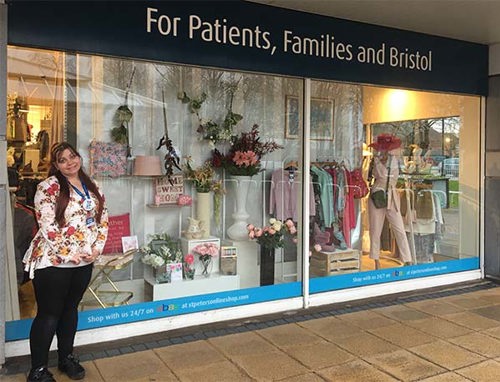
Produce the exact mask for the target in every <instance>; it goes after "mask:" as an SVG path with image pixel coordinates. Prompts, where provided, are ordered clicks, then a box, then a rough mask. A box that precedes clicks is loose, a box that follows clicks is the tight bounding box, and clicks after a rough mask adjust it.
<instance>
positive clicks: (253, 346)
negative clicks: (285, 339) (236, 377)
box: [207, 332, 276, 358]
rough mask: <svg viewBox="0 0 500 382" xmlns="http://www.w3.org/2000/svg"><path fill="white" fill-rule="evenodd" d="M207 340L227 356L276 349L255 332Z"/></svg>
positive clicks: (267, 351)
mask: <svg viewBox="0 0 500 382" xmlns="http://www.w3.org/2000/svg"><path fill="white" fill-rule="evenodd" d="M207 341H208V342H209V343H211V344H212V345H213V346H215V347H216V348H217V349H219V350H220V351H221V352H222V353H223V354H225V355H226V356H227V357H229V358H231V357H234V356H242V355H252V354H258V353H270V352H272V351H275V350H276V347H274V346H273V345H271V344H270V343H269V342H268V341H266V340H265V339H263V338H262V337H261V336H259V335H258V334H256V333H255V332H248V333H238V334H230V335H227V336H222V337H214V338H210V339H209V340H207Z"/></svg>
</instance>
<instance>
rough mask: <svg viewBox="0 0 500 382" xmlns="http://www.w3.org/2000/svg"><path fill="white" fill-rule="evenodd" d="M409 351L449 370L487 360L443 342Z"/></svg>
mask: <svg viewBox="0 0 500 382" xmlns="http://www.w3.org/2000/svg"><path fill="white" fill-rule="evenodd" d="M409 351H411V352H412V353H415V354H417V355H418V356H419V357H421V358H425V359H427V360H428V361H430V362H433V363H435V364H437V365H439V366H442V367H444V368H446V369H448V370H455V369H459V368H462V367H465V366H469V365H472V364H475V363H479V362H483V361H485V360H486V358H485V357H483V356H481V355H479V354H476V353H473V352H471V351H469V350H466V349H464V348H462V347H460V346H458V345H454V344H451V343H449V342H446V341H443V340H440V341H436V342H432V343H429V344H425V345H420V346H415V347H412V348H410V349H409Z"/></svg>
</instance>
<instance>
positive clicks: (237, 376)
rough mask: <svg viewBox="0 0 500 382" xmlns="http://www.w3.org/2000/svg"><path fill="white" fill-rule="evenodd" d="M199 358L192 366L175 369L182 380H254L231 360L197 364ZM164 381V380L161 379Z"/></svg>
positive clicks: (195, 381)
mask: <svg viewBox="0 0 500 382" xmlns="http://www.w3.org/2000/svg"><path fill="white" fill-rule="evenodd" d="M196 361H197V360H193V359H191V366H190V367H186V368H183V369H182V370H178V369H176V370H175V374H176V375H177V377H178V378H179V380H180V381H183V382H184V381H186V382H188V381H189V382H199V381H203V382H221V381H228V382H229V381H231V382H240V381H241V382H246V381H254V379H253V378H250V376H248V375H247V374H246V373H245V372H243V371H242V370H241V369H239V368H238V367H236V366H235V365H234V364H233V363H231V362H230V361H227V360H225V361H222V362H214V363H210V364H206V363H205V364H204V365H203V366H198V365H196ZM160 381H162V380H160Z"/></svg>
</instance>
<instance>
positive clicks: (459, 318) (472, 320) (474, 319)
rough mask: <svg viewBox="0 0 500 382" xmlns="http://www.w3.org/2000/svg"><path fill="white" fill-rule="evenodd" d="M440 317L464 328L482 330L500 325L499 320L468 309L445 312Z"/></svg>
mask: <svg viewBox="0 0 500 382" xmlns="http://www.w3.org/2000/svg"><path fill="white" fill-rule="evenodd" d="M441 318H443V319H445V320H448V321H451V322H453V323H455V324H458V325H462V326H465V327H466V328H469V329H471V330H484V329H489V328H494V327H500V321H497V320H492V319H490V318H486V317H483V316H481V315H479V314H476V313H474V311H470V310H469V311H467V312H462V313H456V314H446V315H443V316H441Z"/></svg>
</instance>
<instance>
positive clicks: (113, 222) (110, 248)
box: [102, 214, 130, 254]
mask: <svg viewBox="0 0 500 382" xmlns="http://www.w3.org/2000/svg"><path fill="white" fill-rule="evenodd" d="M123 236H130V214H123V215H116V216H110V217H109V229H108V240H106V245H105V246H104V250H103V251H102V253H103V254H106V253H121V252H123V251H122V237H123Z"/></svg>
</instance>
